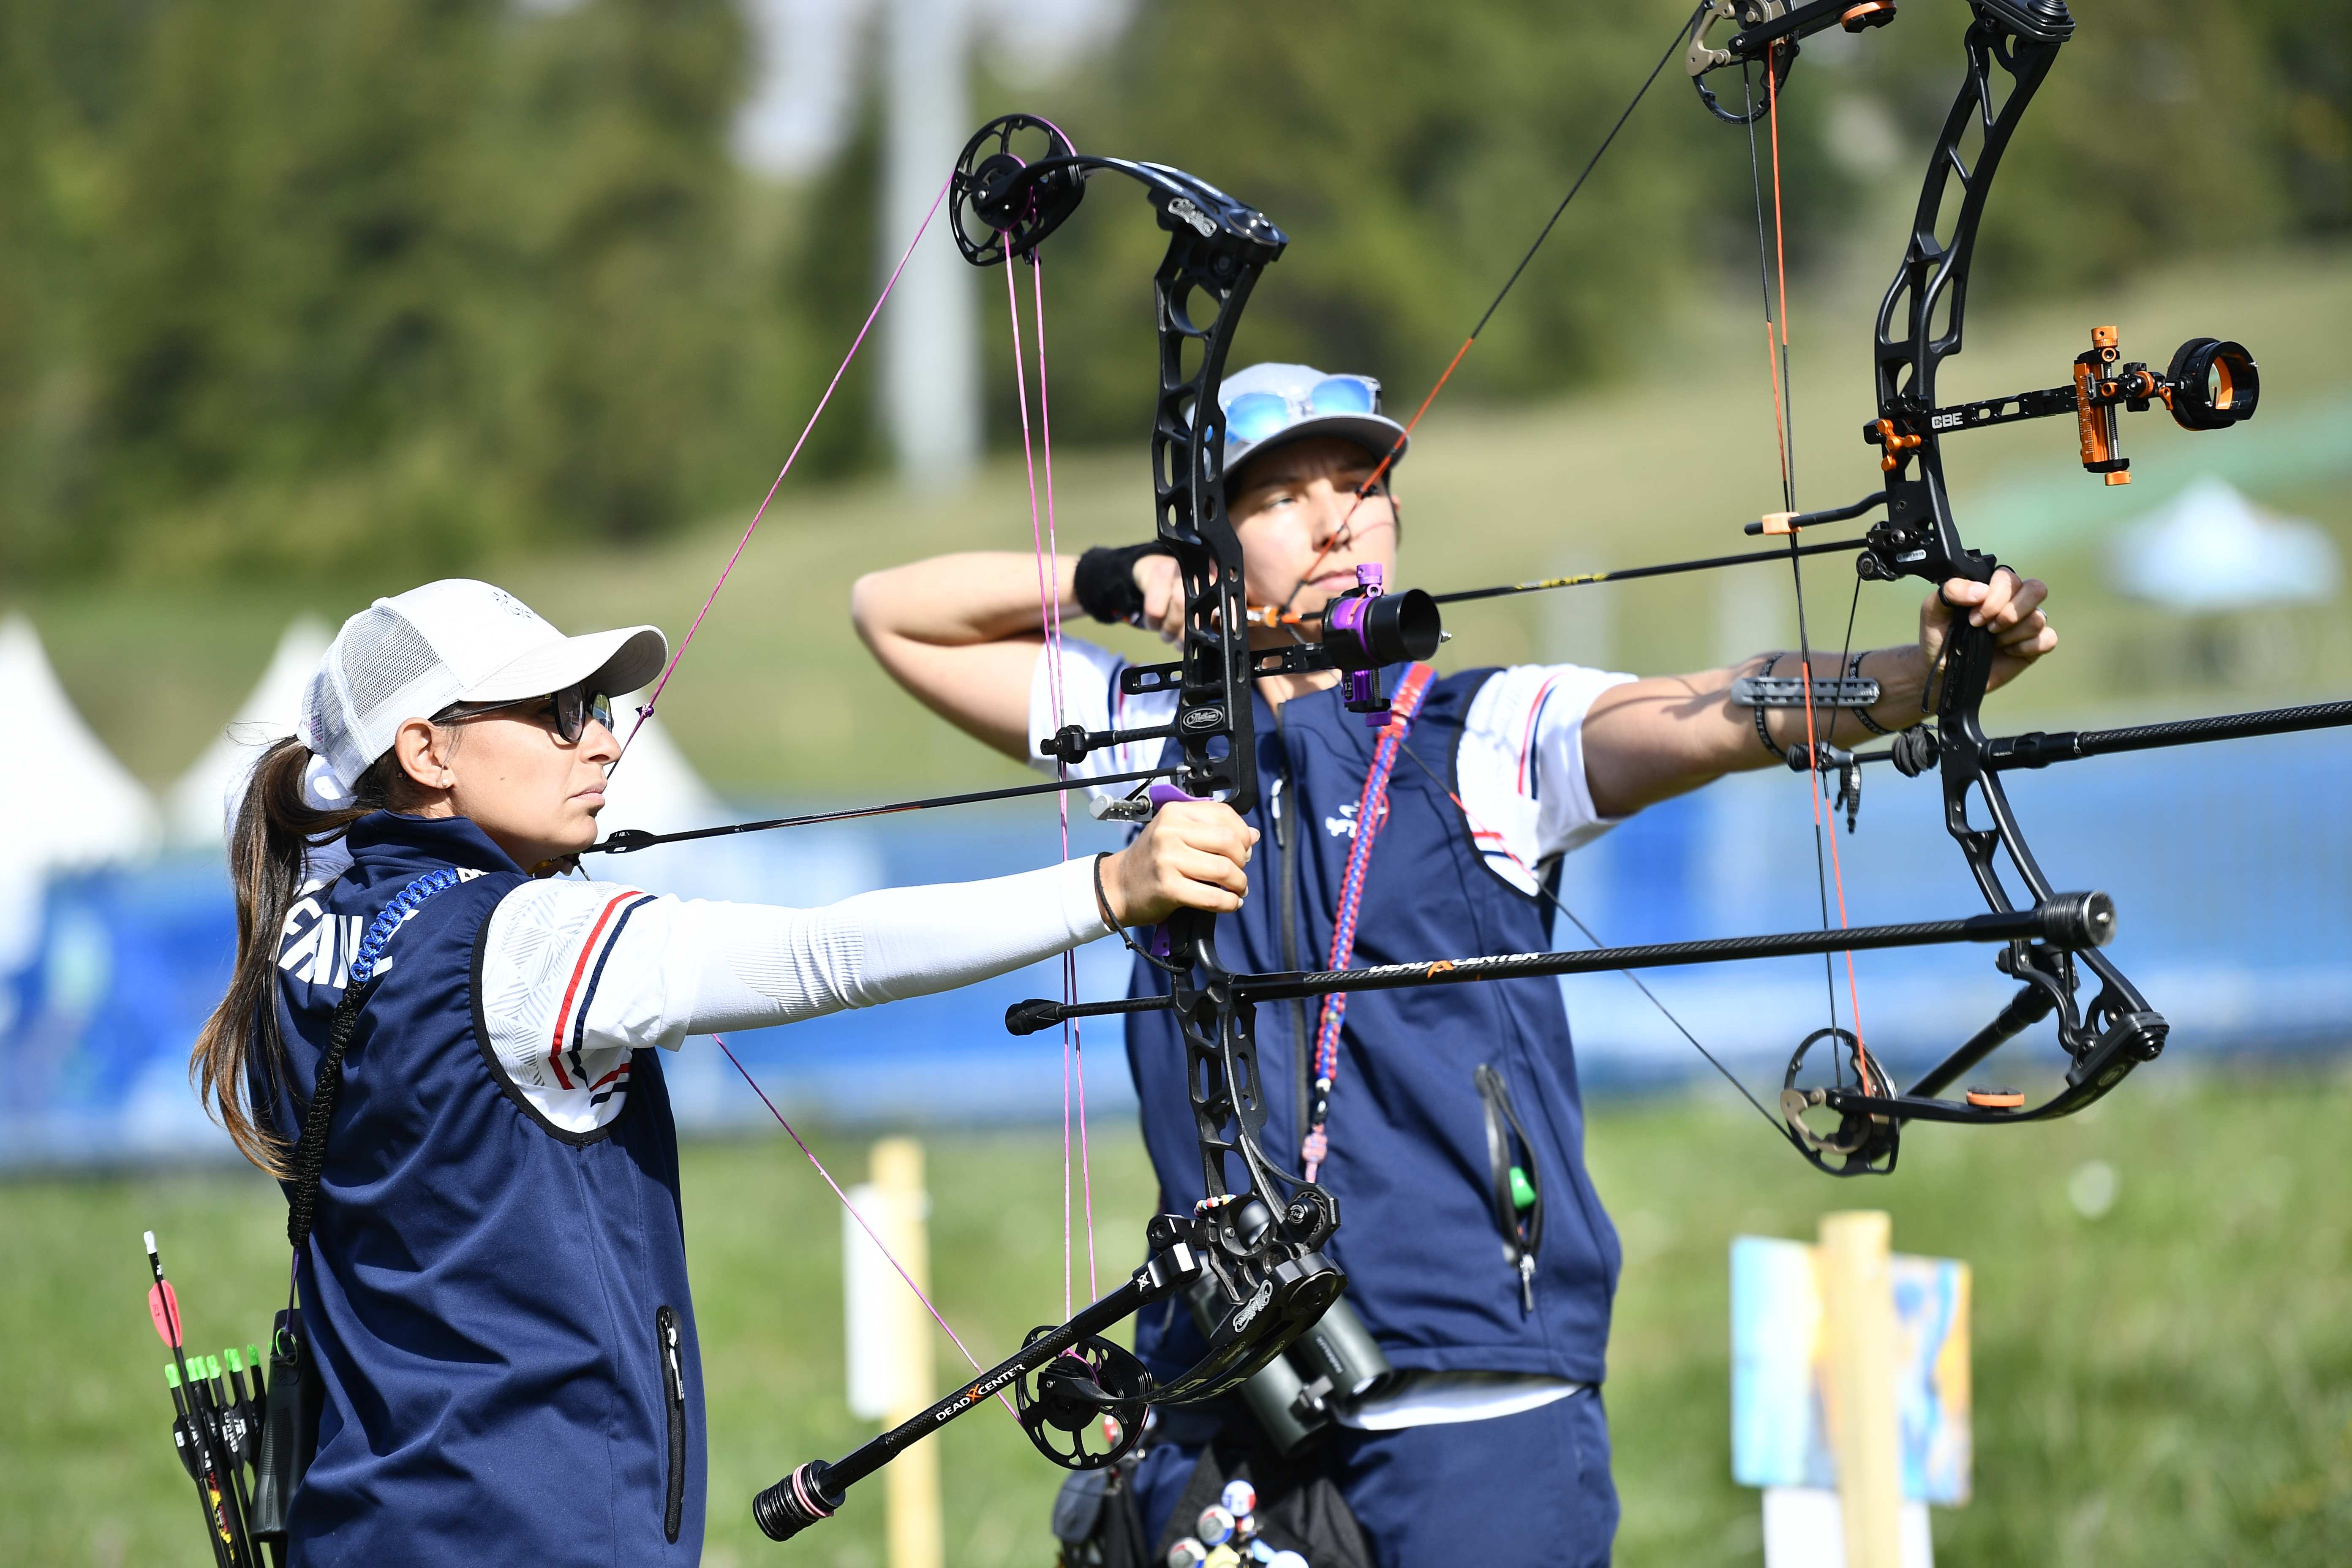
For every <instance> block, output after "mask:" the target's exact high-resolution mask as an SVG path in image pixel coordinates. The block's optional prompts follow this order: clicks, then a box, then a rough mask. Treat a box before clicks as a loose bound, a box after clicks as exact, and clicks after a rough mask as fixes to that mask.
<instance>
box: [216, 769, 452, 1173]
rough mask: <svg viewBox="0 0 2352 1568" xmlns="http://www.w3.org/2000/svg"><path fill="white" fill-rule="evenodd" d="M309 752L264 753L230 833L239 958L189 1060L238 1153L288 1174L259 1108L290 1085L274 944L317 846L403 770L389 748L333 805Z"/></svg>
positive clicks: (386, 796) (382, 805) (390, 800)
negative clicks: (306, 777)
mask: <svg viewBox="0 0 2352 1568" xmlns="http://www.w3.org/2000/svg"><path fill="white" fill-rule="evenodd" d="M310 759H311V752H310V748H309V747H308V746H305V745H304V744H302V742H299V741H298V740H295V739H293V738H292V737H290V736H289V737H288V738H287V739H285V740H282V741H279V742H277V743H276V744H275V745H273V746H271V747H270V748H269V749H268V751H267V752H263V753H262V755H261V761H260V762H259V763H257V764H256V765H255V767H254V770H253V774H252V777H251V778H250V780H249V781H248V782H247V784H246V790H245V798H244V800H242V801H241V802H239V803H238V805H237V808H236V825H235V826H234V827H233V828H232V829H231V830H230V833H229V844H228V871H229V881H230V883H231V884H232V885H233V886H234V887H235V889H236V968H235V969H234V971H233V972H232V973H231V974H230V976H229V983H228V991H227V993H226V994H225V995H223V996H222V998H221V1001H220V1005H219V1006H217V1007H215V1008H214V1009H213V1015H212V1016H211V1017H210V1018H208V1019H206V1020H205V1026H204V1028H203V1030H202V1031H201V1032H200V1033H199V1034H198V1035H197V1036H196V1045H195V1049H194V1053H193V1054H192V1056H191V1058H190V1061H189V1064H188V1076H189V1077H190V1078H191V1079H194V1082H195V1086H196V1096H197V1098H198V1100H201V1101H203V1102H204V1104H205V1109H206V1110H208V1111H210V1112H211V1114H212V1116H213V1117H214V1119H215V1121H218V1122H219V1123H220V1124H221V1126H222V1127H223V1128H224V1129H226V1131H227V1132H228V1135H229V1139H230V1141H231V1142H234V1143H236V1148H237V1152H239V1153H241V1154H243V1155H244V1156H245V1157H246V1158H247V1160H249V1161H251V1162H252V1163H254V1164H256V1165H258V1166H259V1167H261V1169H263V1170H265V1171H267V1172H268V1173H270V1174H271V1175H273V1176H278V1177H285V1176H287V1175H289V1173H291V1170H292V1167H291V1166H290V1165H289V1163H288V1154H289V1145H288V1143H287V1141H286V1140H285V1139H284V1138H283V1137H281V1136H280V1135H279V1134H278V1132H277V1131H275V1130H274V1128H272V1127H271V1126H270V1125H269V1123H268V1121H267V1120H266V1119H265V1117H264V1114H263V1109H264V1106H265V1105H267V1104H274V1103H275V1102H276V1101H277V1100H278V1097H279V1096H280V1095H281V1094H283V1093H284V1092H285V1090H286V1089H287V1087H288V1081H289V1070H288V1065H287V1060H286V1042H285V1039H284V1038H283V1037H281V1036H280V1035H279V1033H278V990H277V986H278V943H279V941H280V939H281V936H282V933H283V932H284V931H285V928H286V919H287V916H288V914H289V912H290V911H291V910H293V908H294V904H295V901H296V900H297V899H298V898H299V897H300V895H301V892H302V884H303V881H304V879H305V878H306V877H307V876H308V874H309V866H310V854H311V852H312V851H313V850H315V849H317V848H319V847H320V846H322V845H326V844H331V843H332V842H334V841H335V840H336V839H338V838H340V837H342V836H343V834H344V832H345V830H347V829H348V828H349V827H350V826H351V825H352V823H354V822H357V821H358V820H359V819H360V818H361V817H362V816H367V815H368V814H369V813H370V812H372V811H382V810H385V809H390V808H394V796H395V795H398V796H401V797H405V796H406V795H408V794H409V793H410V792H409V790H408V789H407V787H406V785H407V777H408V775H407V774H406V773H403V772H402V771H401V769H400V764H399V763H398V761H397V760H396V759H395V758H394V756H393V755H392V754H391V753H389V752H387V753H385V754H384V755H383V757H381V758H379V759H377V761H376V763H375V764H374V765H373V767H371V768H369V769H368V771H367V772H366V773H364V774H362V776H361V778H360V780H359V783H358V784H356V785H355V786H354V787H353V789H352V804H351V805H348V806H343V807H340V808H336V809H331V810H321V809H320V808H318V807H316V806H313V805H310V802H309V801H308V800H307V799H305V798H304V796H303V793H302V775H303V771H304V770H305V769H306V768H308V767H309V766H310Z"/></svg>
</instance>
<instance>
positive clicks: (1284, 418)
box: [1225, 375, 1381, 447]
mask: <svg viewBox="0 0 2352 1568" xmlns="http://www.w3.org/2000/svg"><path fill="white" fill-rule="evenodd" d="M1380 411H1381V384H1380V383H1379V382H1377V381H1374V380H1373V379H1372V378H1371V377H1370V376H1369V375H1327V376H1325V377H1324V378H1323V379H1322V380H1321V381H1318V382H1317V383H1316V384H1314V385H1313V386H1311V387H1309V388H1307V395H1305V396H1304V397H1295V396H1292V395H1290V394H1288V393H1281V392H1244V393H1243V394H1242V395H1240V396H1239V397H1236V398H1234V400H1233V402H1231V403H1230V404H1227V405H1225V439H1226V441H1227V442H1228V443H1232V442H1236V441H1239V442H1245V443H1247V444H1248V445H1250V446H1253V447H1254V446H1256V445H1257V444H1258V443H1259V442H1261V441H1264V440H1265V439H1266V438H1267V437H1271V436H1278V435H1280V434H1281V433H1282V432H1283V431H1285V430H1287V429H1289V428H1290V427H1291V426H1293V425H1296V424H1297V423H1299V422H1300V421H1301V420H1305V419H1313V418H1317V417H1318V416H1325V415H1331V414H1378V413H1379V412H1380Z"/></svg>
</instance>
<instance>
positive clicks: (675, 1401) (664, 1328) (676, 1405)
mask: <svg viewBox="0 0 2352 1568" xmlns="http://www.w3.org/2000/svg"><path fill="white" fill-rule="evenodd" d="M654 1336H655V1339H656V1342H657V1344H658V1346H659V1348H660V1352H661V1365H662V1393H663V1394H664V1396H665V1397H664V1399H663V1401H662V1403H663V1405H664V1406H665V1407H666V1409H667V1412H668V1415H669V1422H668V1426H669V1484H668V1487H667V1490H666V1491H665V1493H664V1495H663V1499H662V1534H663V1535H664V1537H666V1538H667V1540H668V1541H669V1542H670V1543H671V1544H672V1545H676V1544H677V1529H678V1522H679V1519H680V1516H681V1515H683V1514H684V1513H685V1511H686V1367H685V1364H684V1363H682V1362H681V1361H680V1359H679V1355H680V1352H679V1350H678V1336H677V1311H676V1310H673V1309H671V1308H669V1307H663V1308H661V1309H659V1310H656V1312H655V1313H654Z"/></svg>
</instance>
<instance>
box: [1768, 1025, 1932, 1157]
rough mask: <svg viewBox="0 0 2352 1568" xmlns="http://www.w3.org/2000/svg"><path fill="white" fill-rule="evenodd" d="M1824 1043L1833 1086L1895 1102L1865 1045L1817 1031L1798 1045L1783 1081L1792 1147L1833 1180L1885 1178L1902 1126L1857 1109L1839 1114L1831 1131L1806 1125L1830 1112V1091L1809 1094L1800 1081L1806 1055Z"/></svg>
mask: <svg viewBox="0 0 2352 1568" xmlns="http://www.w3.org/2000/svg"><path fill="white" fill-rule="evenodd" d="M1824 1040H1827V1041H1829V1042H1830V1046H1831V1055H1832V1059H1833V1062H1834V1066H1833V1068H1832V1074H1833V1076H1832V1085H1833V1086H1834V1087H1836V1088H1838V1089H1844V1088H1846V1087H1847V1086H1848V1085H1849V1084H1851V1085H1852V1087H1853V1089H1855V1090H1857V1091H1859V1092H1861V1093H1863V1094H1866V1095H1868V1096H1869V1097H1870V1098H1872V1099H1873V1100H1889V1099H1892V1098H1894V1094H1895V1086H1894V1085H1893V1084H1892V1083H1890V1082H1888V1081H1887V1077H1886V1073H1885V1069H1883V1068H1880V1067H1879V1065H1878V1058H1876V1057H1874V1056H1871V1055H1870V1054H1868V1053H1867V1052H1865V1051H1864V1049H1863V1048H1862V1042H1861V1041H1860V1040H1859V1039H1857V1038H1855V1037H1854V1036H1853V1032H1852V1031H1851V1030H1847V1029H1835V1028H1832V1029H1815V1030H1814V1031H1813V1032H1812V1033H1811V1034H1810V1035H1807V1036H1806V1037H1804V1039H1803V1041H1802V1042H1801V1043H1800V1044H1799V1045H1798V1047H1797V1050H1796V1054H1795V1055H1793V1056H1791V1057H1790V1058H1789V1071H1788V1074H1787V1076H1786V1077H1784V1078H1783V1079H1781V1089H1780V1117H1781V1120H1782V1121H1786V1122H1787V1123H1788V1127H1789V1142H1791V1143H1793V1144H1795V1145H1796V1146H1797V1152H1799V1153H1800V1154H1802V1155H1803V1156H1804V1157H1805V1158H1806V1159H1808V1160H1810V1161H1811V1162H1812V1163H1813V1164H1814V1166H1815V1167H1817V1168H1818V1169H1820V1170H1823V1171H1826V1172H1828V1173H1830V1174H1831V1175H1832V1176H1884V1175H1886V1174H1888V1173H1891V1172H1893V1171H1894V1169H1895V1154H1896V1152H1897V1146H1898V1145H1899V1143H1900V1142H1901V1140H1902V1135H1903V1124H1902V1122H1900V1121H1897V1120H1895V1118H1894V1117H1892V1116H1874V1115H1870V1114H1868V1113H1866V1112H1864V1111H1859V1110H1842V1111H1837V1112H1836V1115H1837V1118H1838V1122H1837V1126H1836V1127H1835V1128H1834V1129H1832V1130H1830V1131H1822V1130H1821V1129H1820V1128H1819V1127H1816V1126H1814V1125H1811V1124H1809V1123H1808V1122H1807V1121H1805V1114H1806V1113H1807V1112H1808V1111H1813V1110H1822V1109H1824V1108H1828V1107H1829V1096H1828V1091H1827V1090H1825V1089H1820V1088H1818V1087H1816V1088H1811V1089H1808V1088H1805V1087H1803V1086H1802V1085H1801V1083H1800V1082H1799V1080H1800V1079H1801V1078H1803V1077H1804V1070H1805V1058H1806V1056H1807V1055H1808V1054H1809V1053H1810V1052H1811V1050H1812V1048H1813V1047H1815V1046H1816V1045H1819V1044H1821V1043H1822V1041H1824Z"/></svg>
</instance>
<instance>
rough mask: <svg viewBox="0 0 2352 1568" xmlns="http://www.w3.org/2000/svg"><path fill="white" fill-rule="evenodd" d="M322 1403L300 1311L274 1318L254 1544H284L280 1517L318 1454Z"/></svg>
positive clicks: (256, 1468)
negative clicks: (304, 1473) (276, 1322)
mask: <svg viewBox="0 0 2352 1568" xmlns="http://www.w3.org/2000/svg"><path fill="white" fill-rule="evenodd" d="M325 1403H326V1391H325V1389H324V1388H323V1387H321V1386H320V1382H319V1373H318V1370H317V1369H316V1368H315V1367H313V1366H312V1365H311V1364H310V1349H309V1347H308V1346H307V1345H306V1344H304V1342H303V1340H302V1313H301V1310H300V1309H299V1308H289V1309H288V1310H285V1311H282V1312H280V1313H278V1325H277V1328H276V1329H275V1330H274V1331H272V1332H271V1334H270V1336H269V1389H268V1395H267V1397H266V1398H265V1399H264V1401H263V1406H264V1407H263V1410H262V1415H261V1451H260V1453H259V1455H258V1456H257V1458H255V1459H254V1462H253V1478H254V1479H253V1517H252V1519H251V1520H250V1521H248V1522H249V1525H250V1528H251V1531H252V1534H253V1538H254V1540H256V1541H257V1542H264V1543H272V1542H282V1541H284V1540H285V1539H286V1512H287V1510H288V1508H289V1506H291V1504H292V1503H293V1501H294V1489H295V1487H296V1486H298V1485H299V1484H300V1482H301V1479H302V1472H303V1471H305V1470H307V1469H309V1468H310V1456H311V1455H313V1454H315V1453H317V1452H318V1451H319V1411H320V1407H321V1406H322V1405H325Z"/></svg>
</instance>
